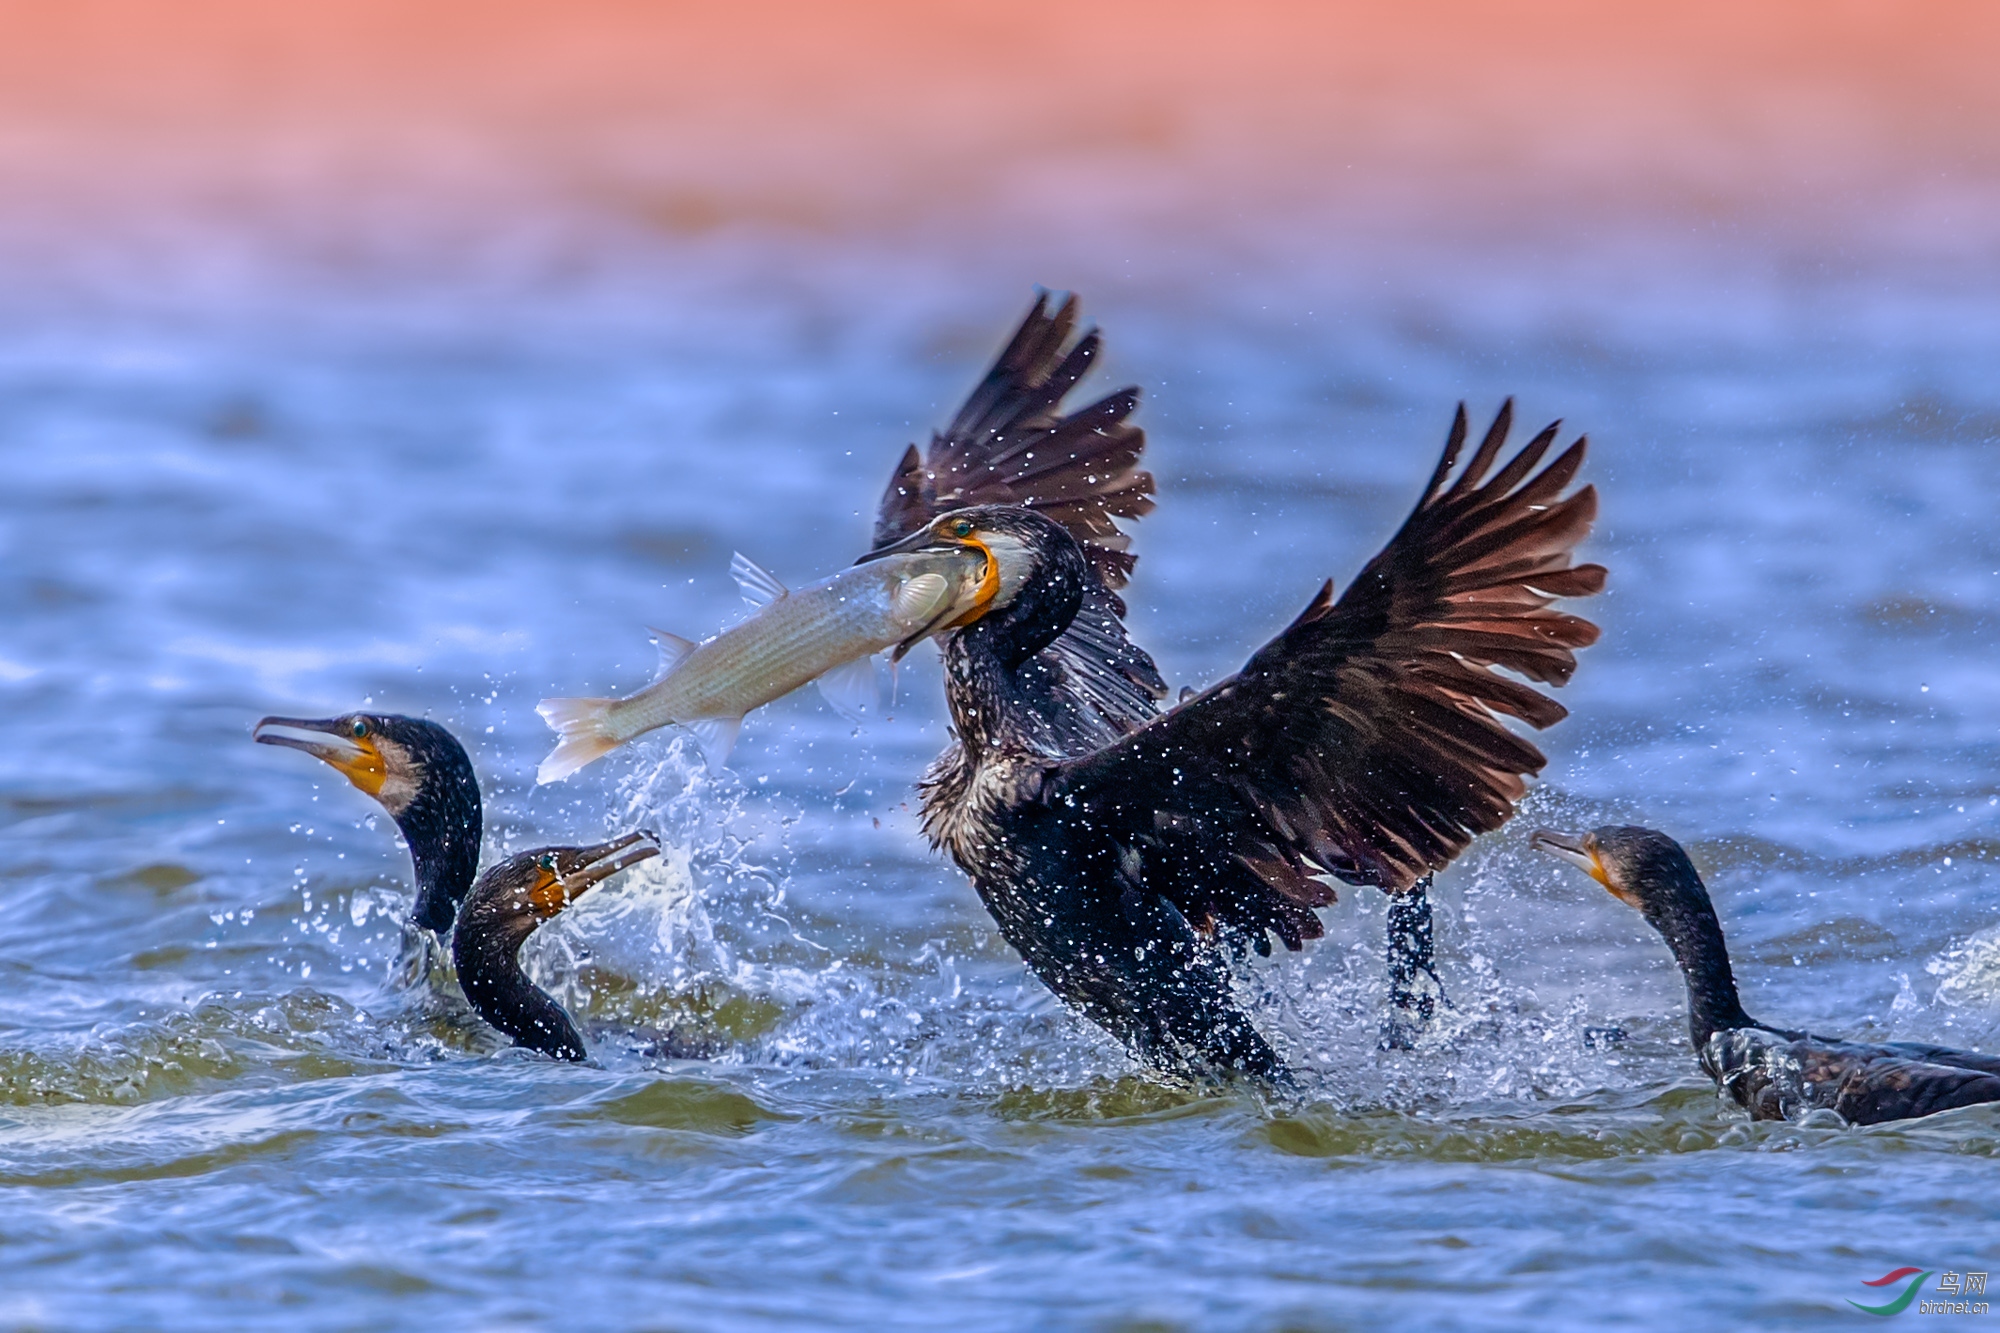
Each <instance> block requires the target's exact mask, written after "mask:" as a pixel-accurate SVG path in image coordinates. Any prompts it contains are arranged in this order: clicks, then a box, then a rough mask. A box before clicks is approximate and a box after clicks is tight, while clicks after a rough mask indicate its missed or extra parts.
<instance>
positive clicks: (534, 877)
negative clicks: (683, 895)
mask: <svg viewBox="0 0 2000 1333" xmlns="http://www.w3.org/2000/svg"><path fill="white" fill-rule="evenodd" d="M659 854H660V844H659V840H658V839H657V838H655V837H654V836H653V834H651V833H648V832H646V831H645V830H643V829H641V830H639V831H638V832H636V833H628V834H626V835H625V836H624V837H622V838H613V839H612V840H611V841H610V842H600V843H598V844H597V845H596V846H594V847H537V848H534V849H533V850H532V851H526V852H522V853H520V854H519V855H516V856H510V857H508V858H507V859H506V860H505V861H502V862H501V863H500V864H499V865H497V866H494V867H492V868H491V869H489V870H488V871H487V872H486V873H485V874H483V875H481V876H480V877H479V881H478V882H477V883H476V884H474V885H473V886H472V892H471V894H470V895H468V896H467V898H466V900H465V915H464V919H463V920H462V921H461V922H460V923H459V927H458V929H459V933H460V934H461V935H464V934H467V933H468V932H475V933H486V934H490V935H494V936H497V937H498V938H499V939H501V940H503V941H507V942H510V943H511V944H513V945H514V946H516V947H518V946H519V944H520V942H521V941H522V940H524V939H526V938H527V937H528V936H529V935H532V934H533V933H534V931H535V928H536V927H537V926H539V925H541V924H542V923H543V922H544V921H548V920H550V919H552V918H554V917H555V916H557V915H559V914H560V913H561V912H562V910H563V909H564V908H565V907H568V906H569V905H570V904H571V903H573V902H575V901H576V900H577V899H578V898H580V897H582V896H583V894H584V893H585V892H586V891H587V890H589V889H591V888H593V887H595V886H596V885H598V884H601V883H603V882H604V881H605V880H607V879H610V878H611V877H612V876H613V875H615V874H617V873H618V872H619V871H621V870H623V869H625V868H626V867H628V866H635V865H637V864H639V862H641V861H645V860H649V859H651V858H652V857H655V856H658V855H659Z"/></svg>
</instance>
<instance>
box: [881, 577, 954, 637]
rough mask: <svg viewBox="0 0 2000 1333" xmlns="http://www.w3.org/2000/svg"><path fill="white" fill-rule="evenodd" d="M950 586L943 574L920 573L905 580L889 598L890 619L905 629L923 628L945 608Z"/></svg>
mask: <svg viewBox="0 0 2000 1333" xmlns="http://www.w3.org/2000/svg"><path fill="white" fill-rule="evenodd" d="M949 587H950V585H949V584H947V583H946V582H945V579H944V575H942V574H919V575H917V576H916V577H915V578H913V579H905V580H903V586H902V587H900V588H898V589H896V593H895V596H893V597H891V598H890V599H889V619H891V620H893V621H895V622H896V624H897V625H898V626H900V627H901V628H903V629H905V630H916V629H921V628H923V627H924V626H925V625H928V624H929V623H930V620H931V617H932V616H934V615H936V614H937V613H938V612H939V611H941V610H943V609H944V599H945V593H946V592H947V590H948V589H949Z"/></svg>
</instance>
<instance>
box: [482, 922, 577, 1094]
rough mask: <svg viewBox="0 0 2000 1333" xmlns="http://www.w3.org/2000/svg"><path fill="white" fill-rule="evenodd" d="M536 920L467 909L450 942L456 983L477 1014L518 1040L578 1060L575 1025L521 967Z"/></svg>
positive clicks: (524, 1044)
mask: <svg viewBox="0 0 2000 1333" xmlns="http://www.w3.org/2000/svg"><path fill="white" fill-rule="evenodd" d="M535 925H536V922H535V921H534V919H533V918H531V917H515V918H502V917H497V916H494V915H492V914H489V913H482V912H477V911H473V912H467V913H466V915H465V919H464V920H463V921H461V922H459V923H458V933H457V934H456V935H454V936H453V937H452V941H451V956H452V962H453V964H454V965H455V966H456V967H457V968H458V984H459V986H460V987H461V988H462V989H463V990H464V991H465V998H466V999H468V1000H470V1001H472V1007H473V1008H474V1009H476V1010H478V1011H479V1016H480V1017H481V1018H483V1019H485V1020H486V1021H487V1022H488V1023H491V1024H492V1025H493V1026H494V1027H496V1028H499V1029H500V1030H501V1031H502V1032H504V1033H506V1034H507V1035H508V1036H510V1037H512V1038H513V1039H514V1040H515V1041H516V1042H518V1043H519V1044H521V1045H523V1046H527V1047H531V1048H532V1049H534V1050H537V1051H540V1052H542V1054H544V1055H550V1056H554V1057H555V1058H556V1059H558V1060H582V1059H584V1058H586V1054H585V1051H584V1048H583V1038H582V1037H581V1036H579V1035H578V1034H577V1030H576V1025H575V1024H573V1023H571V1022H570V1020H569V1015H568V1014H566V1013H564V1012H563V1007H562V1006H561V1005H559V1004H557V1003H556V1002H555V998H554V997H553V996H551V995H550V994H549V993H548V992H547V991H545V990H542V989H541V988H540V987H538V986H536V985H535V983H533V982H532V981H529V980H528V974H527V973H525V972H523V971H522V970H521V961H520V952H521V945H522V943H523V942H524V941H526V940H527V938H528V936H529V935H530V934H532V933H533V931H534V929H535Z"/></svg>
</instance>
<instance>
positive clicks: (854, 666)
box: [818, 657, 882, 722]
mask: <svg viewBox="0 0 2000 1333" xmlns="http://www.w3.org/2000/svg"><path fill="white" fill-rule="evenodd" d="M818 684H819V692H820V696H821V697H822V698H824V699H825V700H826V701H827V702H828V703H830V704H832V705H833V711H834V712H836V713H839V714H840V715H841V716H842V717H844V718H846V719H847V720H848V721H850V722H860V721H864V720H865V719H867V718H869V717H871V716H873V715H875V714H877V713H880V712H881V711H882V685H881V681H880V677H879V676H878V675H877V674H876V671H875V659H874V658H872V657H857V658H855V659H854V660H853V661H852V662H848V663H846V664H845V665H843V666H837V667H835V668H834V669H833V670H831V671H829V672H827V673H826V674H825V675H824V676H821V677H820V678H819V681H818Z"/></svg>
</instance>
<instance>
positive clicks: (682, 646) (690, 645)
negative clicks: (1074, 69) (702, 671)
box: [648, 626, 695, 680]
mask: <svg viewBox="0 0 2000 1333" xmlns="http://www.w3.org/2000/svg"><path fill="white" fill-rule="evenodd" d="M648 628H651V627H650V626H649V627H648ZM652 634H653V644H654V646H656V647H657V648H658V649H659V650H660V669H659V671H658V672H657V673H655V674H654V676H653V679H654V680H665V679H666V678H667V677H668V676H671V675H673V674H674V668H675V667H677V666H679V665H680V664H681V663H683V662H685V661H687V655H688V654H689V653H691V652H693V651H694V650H695V642H694V640H693V639H683V638H682V637H681V636H680V635H678V634H669V633H668V632H667V631H665V630H663V629H656V630H653V631H652Z"/></svg>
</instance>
